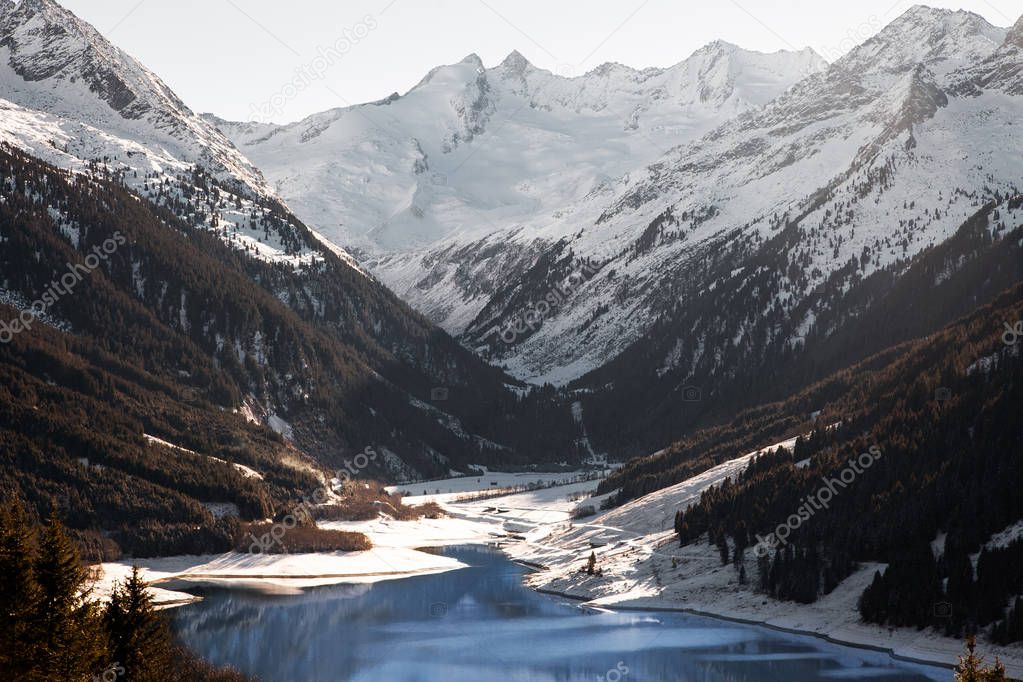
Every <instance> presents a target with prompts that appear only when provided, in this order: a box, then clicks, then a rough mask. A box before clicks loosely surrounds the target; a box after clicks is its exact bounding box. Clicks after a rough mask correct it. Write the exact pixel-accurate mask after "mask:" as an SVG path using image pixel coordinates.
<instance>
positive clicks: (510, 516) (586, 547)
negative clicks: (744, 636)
mask: <svg viewBox="0 0 1023 682" xmlns="http://www.w3.org/2000/svg"><path fill="white" fill-rule="evenodd" d="M772 447H774V446H772ZM755 454H756V453H749V454H747V455H745V456H743V457H739V458H736V459H734V460H731V461H729V462H725V463H724V464H721V465H720V466H718V467H715V468H714V469H711V470H709V471H707V472H704V473H703V474H700V475H699V476H696V477H693V478H692V479H689V480H688V481H685V482H683V483H680V484H677V485H675V486H671V487H669V488H666V489H664V490H660V491H657V492H655V493H652V494H650V495H647V496H645V497H643V498H640V499H638V500H633V501H632V502H629V503H627V504H625V505H622V506H621V507H618V508H616V509H613V510H610V511H607V512H604V513H602V514H599V515H590V516H588V517H586V518H583V519H574V518H573V516H574V515H575V512H576V510H577V508H578V507H580V506H591V505H592V506H593V507H594V508H599V505H600V502H601V501H602V499H603V498H597V497H590V495H592V493H593V491H594V490H595V489H596V486H597V483H598V482H597V481H595V480H594V481H575V482H571V483H567V484H566V485H558V486H557V487H551V488H543V489H539V490H533V491H528V492H519V493H514V494H507V495H503V496H499V497H492V498H488V499H480V500H475V501H458V500H459V499H463V500H464V495H465V494H466V493H471V492H490V493H493V492H495V491H493V490H492V488H491V485H490V484H491V482H492V481H493V480H498V479H496V478H495V477H500V480H501V485H502V486H504V485H505V484H506V483H508V481H509V477H513V476H514V477H516V478H518V477H519V475H511V474H487V475H484V476H481V477H470V478H465V479H453V480H451V481H434V482H430V483H427V484H416V485H415V486H402V488H404V489H408V490H409V491H412V492H415V491H416V490H419V489H422V490H423V491H424V492H425V491H427V490H434V491H436V490H440V491H441V492H440V493H439V494H438V493H435V494H433V495H431V494H426V495H418V496H413V497H406V498H405V501H406V502H407V503H409V504H418V503H422V502H427V501H437V502H438V503H440V504H441V505H442V507H443V508H444V509H445V511H446V512H447V514H448V516H446V517H444V518H440V519H421V520H419V521H394V520H390V519H385V518H380V519H376V520H373V521H361V522H332V523H324V524H322V526H323V527H325V528H332V529H339V530H349V531H358V532H362V533H365V534H366V535H367V536H369V538H370V539H371V541H372V542H373V545H374V548H373V549H372V550H368V551H366V552H351V553H343V552H336V553H327V554H300V555H248V554H225V555H219V556H215V557H210V556H207V557H177V558H164V559H152V560H143V561H140V562H139V563H140V565H141V567H142V569H143V572H144V575H145V578H146V579H147V580H149V581H151V584H152V585H153V588H154V591H155V592H156V597H157V600H158V601H159V602H160V603H162V604H164V605H167V606H170V605H175V604H179V603H183V602H185V601H188V600H191V599H194V597H192V596H191V595H189V594H187V593H184V592H178V591H174V589H175V588H177V589H181V587H180V586H181V585H183V584H185V583H192V584H195V583H215V584H218V585H221V586H224V585H230V586H237V587H246V588H250V589H260V590H264V591H269V592H278V593H288V592H294V591H298V590H301V589H302V588H305V587H310V586H315V585H323V584H332V583H343V582H375V581H378V580H388V579H394V578H400V577H407V576H411V575H417V574H425V573H435V572H441V571H447V570H454V569H457V568H461V567H462V566H463V564H461V563H460V562H458V561H457V560H454V559H450V558H447V557H443V556H438V555H436V554H432V553H430V552H429V551H419V549H417V548H429V547H438V546H445V545H460V544H481V543H488V544H495V545H497V546H498V547H500V548H502V549H503V550H504V551H505V552H506V553H507V554H508V555H509V556H510V557H511V558H513V559H515V560H517V561H519V562H522V563H524V564H527V565H529V566H532V567H534V568H535V569H537V570H536V571H535V572H533V573H531V574H530V575H529V576H528V577H527V579H526V580H527V584H528V585H530V586H531V587H533V588H535V589H537V590H540V591H547V592H552V593H557V594H560V595H564V596H569V597H572V598H575V599H578V600H579V601H580V602H584V603H586V604H587V605H588V606H591V607H594V608H608V609H615V610H624V609H643V610H656V609H668V610H679V611H687V612H693V613H699V614H702V615H710V616H717V617H722V618H728V619H733V620H739V621H743V622H749V623H755V624H760V625H764V626H767V627H772V628H778V629H783V630H787V631H791V632H798V633H802V634H810V635H815V636H820V637H824V638H827V639H829V640H831V641H834V642H836V643H841V644H848V645H852V646H859V647H866V648H872V649H878V650H882V651H888V652H890V653H892V654H893V655H894V656H897V657H899V658H904V659H907V660H914V661H920V662H927V663H938V664H942V665H948V666H951V665H953V664H954V663H955V662H956V659H957V656H958V655H959V654H960V653H961V651H962V642H961V641H960V640H958V639H955V638H949V637H945V636H943V635H941V634H940V633H938V632H936V631H934V630H922V631H918V630H915V629H912V628H910V629H906V628H888V627H880V626H876V625H869V624H864V623H862V622H860V618H859V613H858V610H857V600H858V598H859V595H860V594H861V593H862V591H863V589H864V588H865V587H866V585H867V584H868V583H869V581H870V580H871V578H872V576H873V574H874V571H875V570H877V569H878V568H883V567H882V566H881V565H877V564H864V565H862V566H861V568H860V569H859V570H858V571H857V572H856V573H854V574H853V575H852V576H850V577H849V578H847V579H846V580H845V581H843V582H842V583H841V585H839V587H838V588H837V589H835V590H834V591H832V592H831V593H830V594H828V595H826V596H824V597H823V598H821V599H820V600H818V601H817V602H816V603H814V604H807V605H803V604H795V603H792V602H781V601H777V600H775V599H771V598H769V597H765V596H764V595H763V594H760V593H758V592H757V591H756V590H755V589H754V587H753V585H752V583H754V582H755V580H756V568H755V565H754V562H753V561H752V560H751V559H747V561H746V570H747V572H748V574H749V581H748V584H740V581H739V575H738V571H737V570H736V569H735V567H734V566H733V565H731V564H729V565H727V566H722V565H721V560H720V557H719V555H718V550H717V548H716V547H712V546H710V545H707V544H705V543H697V544H694V545H690V546H687V547H682V548H679V547H678V546H677V540H676V538H675V534H674V530H673V527H672V525H673V524H672V520H673V517H674V512H675V509H677V508H678V507H679V506H680V505H684V504H687V503H688V502H690V501H692V500H695V499H698V498H699V495H700V493H701V492H702V491H703V490H705V489H706V488H707V487H709V486H711V485H714V484H715V483H718V482H720V481H721V480H723V479H724V478H725V477H726V476H734V475H735V474H736V473H738V472H739V471H740V470H742V469H743V468H744V467H745V466H746V465H747V464H748V462H749V460H750V459H751V458H752V456H753V455H755ZM533 478H534V480H535V479H536V478H538V477H536V476H534V477H533ZM543 480H544V481H545V482H547V481H549V480H554V481H556V482H561V481H572V480H573V477H571V476H570V475H569V476H567V477H565V478H562V479H557V478H556V475H553V474H548V475H546V476H545V477H543ZM473 484H476V485H475V486H474V485H473ZM591 552H593V553H594V555H595V556H596V566H597V568H598V569H600V572H601V574H602V575H593V576H591V575H588V574H587V573H586V572H584V571H583V570H582V568H583V566H584V565H585V563H586V560H587V558H588V557H589V555H590V553H591ZM102 568H103V574H104V575H103V579H102V580H101V582H100V585H99V589H98V591H99V592H101V593H102V592H103V591H104V590H108V589H109V586H110V584H111V582H112V581H113V580H115V579H120V578H122V577H123V576H124V575H125V574H126V573H127V572H128V570H130V567H129V566H128V565H127V564H125V563H115V564H104V565H103V567H102ZM981 648H982V650H983V651H984V652H985V653H986V654H987V655H988V656H994V655H997V656H999V657H1000V658H1001V660H1002V661H1003V662H1004V663H1005V665H1006V668H1007V670H1008V672H1009V674H1010V675H1011V676H1013V677H1015V678H1023V646H1010V647H996V646H992V645H990V644H989V643H987V642H984V643H982V646H981Z"/></svg>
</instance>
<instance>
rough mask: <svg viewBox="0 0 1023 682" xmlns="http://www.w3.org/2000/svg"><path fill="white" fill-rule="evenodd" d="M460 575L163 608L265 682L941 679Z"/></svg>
mask: <svg viewBox="0 0 1023 682" xmlns="http://www.w3.org/2000/svg"><path fill="white" fill-rule="evenodd" d="M444 552H445V553H446V554H449V555H451V556H455V557H457V558H458V559H460V560H462V561H463V562H465V563H467V564H469V565H470V567H469V568H465V569H462V570H458V571H450V572H448V573H441V574H439V575H431V576H421V577H416V578H407V579H403V580H393V581H388V582H382V583H377V584H375V585H336V586H330V587H321V588H315V589H311V590H308V591H306V592H305V593H304V594H302V595H298V596H266V595H260V594H257V593H253V592H245V591H239V590H214V591H208V592H205V593H204V596H205V597H206V599H205V600H204V601H203V602H200V603H197V604H192V605H189V606H185V607H182V608H179V609H176V610H174V612H173V624H174V628H175V631H176V632H177V633H178V635H179V636H180V637H181V638H182V639H183V640H184V641H185V642H186V643H187V644H188V645H189V646H191V647H192V648H194V649H195V650H196V651H198V652H199V653H200V654H202V655H203V656H204V657H206V658H208V659H210V660H212V661H214V662H215V663H218V664H230V665H233V666H234V667H236V668H238V669H239V670H241V671H242V672H244V673H247V674H249V675H253V676H256V677H258V678H259V679H260V680H264V681H265V682H278V681H280V682H301V681H306V680H308V681H314V682H320V681H331V682H334V681H336V680H373V681H378V680H381V681H386V682H402V681H405V680H415V681H433V680H437V681H440V680H443V681H444V682H460V681H463V680H464V681H466V682H486V681H489V680H511V681H527V680H528V681H530V682H540V681H543V682H555V681H556V682H576V681H583V680H585V681H586V682H593V681H594V680H598V681H606V682H646V681H651V680H657V681H661V680H664V681H667V680H685V681H687V682H690V681H691V682H754V681H756V682H767V681H771V682H774V681H777V682H799V681H802V680H872V681H875V682H896V681H898V682H911V681H912V682H916V681H920V682H923V681H924V680H951V679H952V673H951V671H949V670H943V669H941V668H932V667H927V666H920V665H914V664H910V663H903V662H900V661H895V660H893V659H891V658H890V657H888V656H886V655H884V654H881V653H875V652H871V651H865V650H860V649H851V648H847V647H841V646H837V645H834V644H829V643H827V642H824V641H822V640H819V639H815V638H812V637H802V636H797V635H788V634H785V633H780V632H775V631H773V630H769V629H766V628H759V627H755V626H747V625H740V624H733V623H729V622H725V621H719V620H716V619H711V618H703V617H698V616H690V615H686V614H680V613H661V612H656V613H654V612H625V613H598V612H594V611H591V610H588V609H583V608H580V607H579V606H578V605H576V604H573V603H570V602H567V601H564V600H561V599H558V598H552V597H548V596H544V595H541V594H537V593H535V592H533V591H532V590H529V589H527V588H525V587H524V586H523V585H522V574H523V572H524V570H525V569H523V568H522V567H520V566H518V565H516V564H514V563H512V562H510V561H508V560H507V559H506V558H505V557H504V556H503V555H502V554H500V553H499V552H497V551H495V550H491V549H489V548H484V547H458V548H450V549H447V550H444Z"/></svg>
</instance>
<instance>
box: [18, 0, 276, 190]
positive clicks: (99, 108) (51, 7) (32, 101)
mask: <svg viewBox="0 0 1023 682" xmlns="http://www.w3.org/2000/svg"><path fill="white" fill-rule="evenodd" d="M0 92H2V96H3V97H4V98H5V99H7V100H10V101H12V102H14V103H16V104H19V105H21V106H24V107H26V108H29V109H37V110H41V111H46V112H48V113H51V114H56V115H58V116H61V117H64V118H68V119H72V120H77V121H84V122H87V123H89V124H91V125H92V126H94V127H97V128H101V129H103V130H104V131H107V132H109V133H111V134H113V135H116V136H118V137H121V138H124V139H127V140H132V141H135V142H138V143H140V144H142V145H144V146H147V147H152V148H163V149H164V150H166V151H167V153H169V154H171V155H173V156H174V157H175V158H177V159H179V160H181V161H184V162H189V163H199V164H202V165H203V166H205V167H206V168H208V169H209V170H210V172H211V173H213V174H214V176H215V177H217V179H219V180H221V181H223V182H226V183H231V184H236V185H237V186H238V187H239V188H245V189H246V190H248V191H250V192H253V193H256V194H260V195H266V194H268V190H267V187H266V183H265V181H264V180H263V178H262V176H261V174H260V173H259V171H258V170H256V169H255V168H254V167H253V166H252V164H251V163H249V162H248V160H246V159H245V157H244V156H242V154H241V153H239V152H238V150H237V149H235V148H234V146H233V145H232V144H231V143H230V142H229V141H228V140H227V139H226V138H225V137H224V136H223V135H222V134H221V133H220V132H219V131H218V130H217V129H216V128H215V127H213V126H211V125H209V124H208V123H207V122H206V121H204V120H203V119H202V118H200V117H199V116H197V115H195V114H194V113H192V111H191V110H189V108H188V107H187V106H185V104H184V103H183V102H182V101H181V100H180V99H178V97H177V96H176V95H175V94H174V93H173V92H171V90H170V89H169V88H168V87H167V86H166V85H165V84H164V83H163V81H161V80H160V79H159V78H158V77H157V76H156V75H155V74H154V73H152V72H151V71H149V70H148V69H146V68H145V67H144V66H142V65H141V64H139V63H138V62H137V61H136V60H135V59H133V58H132V57H131V56H129V55H128V54H126V53H125V52H123V51H122V50H120V49H118V48H117V47H115V46H114V45H112V44H111V43H110V42H108V41H107V40H106V39H105V38H104V37H103V36H101V35H100V34H99V33H98V32H97V31H96V29H94V28H93V27H92V26H90V25H89V24H87V23H86V22H84V21H82V20H80V19H79V18H78V17H76V16H75V15H74V14H72V13H71V12H69V11H67V10H66V9H64V8H63V7H61V6H60V5H59V4H57V3H56V2H54V1H53V0H22V2H20V3H19V4H17V5H15V4H14V3H13V2H11V1H10V0H3V2H0Z"/></svg>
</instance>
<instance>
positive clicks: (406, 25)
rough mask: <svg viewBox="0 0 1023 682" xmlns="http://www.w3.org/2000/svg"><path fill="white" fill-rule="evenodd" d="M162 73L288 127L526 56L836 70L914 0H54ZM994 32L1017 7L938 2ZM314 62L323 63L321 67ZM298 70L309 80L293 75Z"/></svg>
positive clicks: (247, 116)
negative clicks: (742, 57)
mask: <svg viewBox="0 0 1023 682" xmlns="http://www.w3.org/2000/svg"><path fill="white" fill-rule="evenodd" d="M59 1H61V2H62V3H63V4H64V6H65V7H67V8H69V9H70V10H71V11H73V12H75V13H76V14H77V15H78V16H80V17H82V18H83V19H85V20H86V21H88V22H90V23H92V24H93V25H94V26H96V28H97V29H99V31H100V32H101V33H103V34H105V35H106V36H107V37H108V38H110V39H111V40H112V41H113V42H114V43H116V44H117V45H118V46H120V47H122V48H123V49H125V50H127V51H128V52H129V53H130V54H132V55H133V56H135V57H136V58H138V59H139V60H140V61H141V62H142V63H143V64H145V65H146V66H148V67H149V68H150V69H152V70H153V71H155V72H156V73H157V74H159V75H160V76H161V77H162V78H163V79H164V81H166V82H167V83H168V85H170V87H171V88H172V89H174V91H175V92H177V93H178V95H179V96H181V98H182V99H184V101H185V102H186V103H187V104H188V105H189V106H190V107H191V108H192V109H194V110H195V111H199V112H213V113H215V114H217V115H219V116H222V117H224V118H228V119H233V120H252V119H258V118H266V117H267V114H269V118H270V119H271V120H274V121H276V122H280V123H285V122H289V121H294V120H297V119H300V118H302V117H304V116H307V115H309V114H312V113H315V112H318V111H323V110H326V109H330V108H333V107H337V106H345V105H347V104H354V103H360V102H367V101H372V100H376V99H380V98H382V97H386V96H387V95H389V94H390V93H392V92H401V93H403V92H405V91H407V90H408V89H409V88H411V87H412V86H414V85H415V84H416V83H417V82H419V80H421V79H422V77H423V76H424V75H426V73H427V72H428V71H429V70H430V69H431V68H433V67H434V66H438V65H440V64H450V63H454V62H457V61H460V60H461V59H462V58H463V57H465V56H466V55H468V54H470V53H476V54H478V55H479V56H480V57H481V58H482V59H483V62H484V64H486V66H488V67H489V66H493V65H495V64H498V63H500V61H501V60H502V59H504V57H505V56H506V55H507V54H508V53H509V52H511V51H512V50H518V51H519V52H521V53H522V54H523V55H525V56H526V58H527V59H529V60H530V61H531V62H533V63H534V64H536V65H537V66H540V67H542V68H546V69H550V70H551V71H556V72H558V73H562V74H565V75H579V74H582V73H585V72H586V71H587V70H589V69H592V68H593V67H595V66H597V65H599V64H601V63H603V62H608V61H615V62H620V63H623V64H627V65H629V66H632V67H636V68H642V67H648V66H660V67H664V66H670V65H672V64H675V63H677V62H679V61H682V60H683V59H685V58H686V57H687V56H689V55H690V54H691V53H692V52H693V51H694V50H696V49H698V48H699V47H701V46H702V45H705V44H706V43H708V42H710V41H712V40H715V39H722V40H726V41H729V42H732V43H735V44H737V45H740V46H742V47H745V48H747V49H752V50H759V51H763V52H773V51H775V50H780V49H801V48H804V47H812V48H813V49H815V50H816V51H817V52H819V53H820V54H821V55H822V56H824V57H825V58H826V59H828V60H829V61H833V60H834V59H835V58H836V57H838V56H841V54H843V53H844V52H846V51H847V50H848V49H849V48H850V47H852V46H853V45H854V44H856V43H859V42H862V41H863V40H865V39H866V38H868V37H870V36H871V35H872V34H874V33H876V32H877V31H878V30H879V29H880V28H882V27H883V26H884V25H885V24H887V23H888V22H890V21H891V20H892V19H894V18H895V17H897V16H898V15H899V14H901V13H902V12H903V11H905V10H906V9H908V8H909V7H910V6H912V5H913V4H914V3H913V2H912V1H911V0H900V1H897V0H855V1H852V2H850V1H849V0H842V1H841V2H836V1H835V0H714V1H712V2H691V1H688V0H685V1H680V0H616V1H612V0H587V1H585V2H553V1H552V0H432V1H428V2H426V1H417V0H335V1H327V0H289V1H288V2H281V1H280V0H141V1H140V0H59ZM928 4H930V5H931V6H935V7H947V8H950V9H967V10H970V11H973V12H976V13H978V14H980V15H982V16H983V17H985V18H986V19H987V20H988V21H990V22H991V23H992V24H995V25H997V26H1010V25H1011V24H1012V23H1014V22H1015V20H1016V19H1017V18H1018V17H1019V16H1020V15H1021V14H1023V0H955V1H952V2H944V1H942V0H932V1H931V2H929V3H928ZM318 55H319V58H318ZM299 74H302V75H299Z"/></svg>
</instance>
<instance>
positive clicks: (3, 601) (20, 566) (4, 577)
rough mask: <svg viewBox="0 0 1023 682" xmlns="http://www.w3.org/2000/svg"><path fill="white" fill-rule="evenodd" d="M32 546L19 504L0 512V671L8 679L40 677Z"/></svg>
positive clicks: (30, 531)
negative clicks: (3, 672)
mask: <svg viewBox="0 0 1023 682" xmlns="http://www.w3.org/2000/svg"><path fill="white" fill-rule="evenodd" d="M34 545H35V542H34V537H33V533H32V528H31V526H30V525H29V522H28V520H27V519H26V518H25V513H24V510H23V509H22V507H21V504H20V503H18V502H17V501H15V503H14V504H13V505H12V506H11V507H10V508H7V506H6V505H5V507H4V509H2V510H0V585H3V589H2V590H0V670H4V671H5V672H6V673H7V676H9V677H10V679H20V680H35V679H39V676H40V674H41V671H40V667H41V664H42V658H43V657H42V655H41V654H42V652H41V649H40V642H41V639H42V636H41V631H40V630H39V629H38V628H37V627H35V626H36V623H35V622H34V615H35V614H36V613H37V612H38V609H39V602H40V599H41V598H42V594H41V591H40V588H39V583H37V582H36V578H35V566H34V564H35V547H34Z"/></svg>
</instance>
